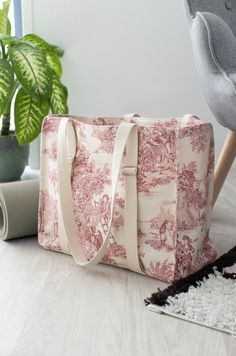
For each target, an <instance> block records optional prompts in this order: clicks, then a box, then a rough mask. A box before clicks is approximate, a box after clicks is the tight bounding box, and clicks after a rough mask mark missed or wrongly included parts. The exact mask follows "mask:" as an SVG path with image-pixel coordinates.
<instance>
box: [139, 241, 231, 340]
mask: <svg viewBox="0 0 236 356" xmlns="http://www.w3.org/2000/svg"><path fill="white" fill-rule="evenodd" d="M145 304H146V305H147V308H148V309H149V310H151V311H154V312H157V313H164V314H167V315H171V316H174V317H177V318H180V319H183V320H186V321H191V322H193V323H197V324H200V325H204V326H207V327H210V328H213V329H216V330H220V331H223V332H226V333H229V334H231V335H233V336H236V246H235V247H234V248H232V249H231V250H230V251H229V252H227V253H226V254H224V255H222V256H221V257H220V258H218V259H217V260H216V261H214V262H213V263H212V264H210V265H208V266H207V267H205V268H203V269H202V270H200V271H198V272H196V273H194V274H192V275H191V276H189V277H187V278H184V279H182V280H180V281H178V282H175V283H174V284H172V285H171V286H169V287H167V288H166V289H164V290H160V289H158V291H157V292H156V293H153V294H152V295H151V297H149V298H147V299H145Z"/></svg>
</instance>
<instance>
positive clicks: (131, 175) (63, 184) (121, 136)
mask: <svg viewBox="0 0 236 356" xmlns="http://www.w3.org/2000/svg"><path fill="white" fill-rule="evenodd" d="M75 142H76V135H75V131H74V127H73V123H72V120H71V119H70V118H67V117H65V118H62V119H61V120H60V123H59V128H58V139H57V152H58V159H57V161H58V185H59V197H60V210H61V213H60V214H59V218H60V217H61V219H62V220H63V225H64V230H65V236H66V238H67V241H68V244H69V247H70V250H71V254H72V256H73V258H74V260H75V262H76V263H77V264H78V265H80V266H88V265H91V264H95V263H98V262H100V261H101V259H102V257H103V256H104V254H105V252H106V249H107V245H108V241H109V237H110V233H111V228H112V219H113V214H114V204H115V194H116V187H117V182H118V178H119V172H120V167H121V162H122V157H123V154H124V150H125V148H126V164H125V166H124V167H123V173H124V175H125V193H126V199H125V213H124V227H125V241H124V243H125V249H126V253H127V262H128V267H129V268H130V269H131V270H134V271H136V272H139V273H144V272H143V270H142V266H141V265H140V261H139V257H138V247H137V181H136V173H137V147H138V134H137V126H136V124H134V123H130V122H122V123H121V124H120V125H119V127H118V129H117V133H116V138H115V144H114V151H113V158H112V193H111V207H110V220H109V224H108V231H107V233H106V236H105V238H104V240H103V243H102V245H101V247H100V248H99V250H98V251H97V254H96V255H94V257H92V258H91V259H90V260H88V259H87V257H86V256H85V254H84V251H83V249H82V247H81V244H80V241H79V238H78V236H77V232H76V226H75V221H74V213H73V197H72V190H71V168H72V162H73V159H74V154H75V147H76V143H75ZM127 143H128V144H127ZM126 144H127V147H126Z"/></svg>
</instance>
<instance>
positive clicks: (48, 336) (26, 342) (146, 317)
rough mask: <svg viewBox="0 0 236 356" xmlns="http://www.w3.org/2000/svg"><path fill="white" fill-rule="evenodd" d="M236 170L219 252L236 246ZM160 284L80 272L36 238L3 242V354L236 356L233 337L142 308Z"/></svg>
mask: <svg viewBox="0 0 236 356" xmlns="http://www.w3.org/2000/svg"><path fill="white" fill-rule="evenodd" d="M235 182H236V170H235V171H233V172H231V174H230V178H229V179H228V180H227V184H226V185H225V187H224V190H223V192H222V194H221V196H220V198H219V201H218V203H217V205H216V207H215V210H214V219H213V224H212V235H214V238H215V240H216V243H217V246H218V248H219V250H220V251H221V252H224V251H226V250H228V249H229V248H231V247H232V246H233V245H235V244H236V230H235V228H236V221H235V212H236V188H235ZM163 285H164V284H161V283H160V282H158V281H156V280H154V279H151V278H148V277H143V276H141V275H138V274H135V273H132V272H128V271H125V270H121V269H119V268H114V267H107V266H104V265H99V266H97V267H95V268H93V269H90V270H85V269H82V268H79V267H77V266H75V264H74V262H73V260H72V258H71V257H70V256H66V255H62V254H58V253H55V252H50V251H45V250H43V249H42V248H41V247H39V245H38V243H37V240H36V238H35V237H32V238H24V239H18V240H14V241H9V242H0V356H8V355H11V356H77V355H78V356H116V355H120V356H141V355H142V356H152V355H155V356H168V355H171V356H175V355H179V356H190V355H191V356H200V355H201V356H226V355H227V356H235V355H236V338H233V337H231V336H229V335H227V334H223V333H221V332H217V331H213V330H211V329H208V328H204V327H201V326H198V325H195V324H191V323H188V322H184V321H181V320H178V319H175V318H171V317H168V316H162V315H158V314H155V313H152V312H150V311H148V310H147V309H145V306H144V303H143V299H144V298H145V297H147V296H149V295H150V293H151V292H153V291H155V290H156V288H157V287H158V286H163Z"/></svg>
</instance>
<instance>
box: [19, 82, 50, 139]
mask: <svg viewBox="0 0 236 356" xmlns="http://www.w3.org/2000/svg"><path fill="white" fill-rule="evenodd" d="M48 111H49V103H48V100H46V101H44V102H42V103H41V104H40V105H39V103H38V101H37V100H36V99H35V98H34V97H32V96H31V95H29V94H28V93H27V92H26V91H25V89H24V88H21V89H20V90H19V91H18V93H17V95H16V100H15V110H14V117H15V127H16V137H17V139H18V142H19V143H20V144H27V143H29V142H31V141H33V140H34V139H35V138H36V137H37V136H38V135H39V133H40V130H41V124H42V121H43V118H44V117H45V116H46V115H47V114H48Z"/></svg>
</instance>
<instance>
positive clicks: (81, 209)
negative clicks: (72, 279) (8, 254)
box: [38, 115, 216, 282]
mask: <svg viewBox="0 0 236 356" xmlns="http://www.w3.org/2000/svg"><path fill="white" fill-rule="evenodd" d="M134 116H135V115H133V116H132V115H131V116H128V115H127V116H126V117H120V118H107V117H83V116H78V117H76V116H48V117H46V118H45V119H44V122H43V125H42V136H41V137H42V140H41V177H40V203H39V231H38V238H39V243H40V244H41V245H42V246H43V247H44V248H46V249H49V250H54V251H58V252H64V253H67V254H71V255H72V256H73V258H74V260H75V262H76V263H77V264H78V265H80V266H89V265H91V264H96V263H98V262H102V263H105V264H109V265H113V266H118V267H122V268H127V269H129V270H132V271H135V272H138V273H142V274H145V275H148V276H151V277H154V278H158V279H160V280H162V281H166V282H173V281H175V280H178V279H180V278H183V277H186V276H188V275H189V274H191V273H193V272H195V271H196V270H198V269H200V268H202V267H203V266H204V265H206V264H207V263H209V262H211V261H212V260H214V259H215V258H216V251H215V248H214V246H213V244H212V241H211V240H210V238H209V227H210V221H211V199H212V187H213V184H212V178H213V170H214V139H213V130H212V126H211V124H210V123H206V122H203V121H201V120H199V119H198V118H196V117H195V116H192V115H185V116H183V117H182V118H172V119H167V120H160V119H147V118H141V117H134Z"/></svg>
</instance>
